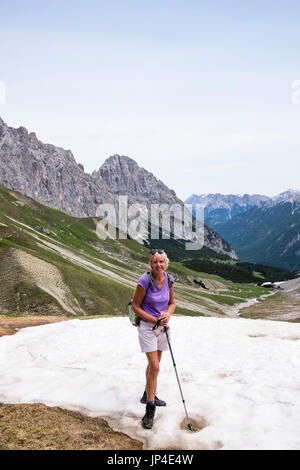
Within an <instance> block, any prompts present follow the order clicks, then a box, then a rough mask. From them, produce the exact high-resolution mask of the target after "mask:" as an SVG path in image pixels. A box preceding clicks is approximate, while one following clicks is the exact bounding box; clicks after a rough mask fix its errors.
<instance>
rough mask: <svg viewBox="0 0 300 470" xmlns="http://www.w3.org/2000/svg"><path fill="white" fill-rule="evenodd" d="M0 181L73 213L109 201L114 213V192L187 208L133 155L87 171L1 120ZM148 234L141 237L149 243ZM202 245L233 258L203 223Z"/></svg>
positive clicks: (85, 213)
mask: <svg viewBox="0 0 300 470" xmlns="http://www.w3.org/2000/svg"><path fill="white" fill-rule="evenodd" d="M0 184H1V185H3V186H5V187H6V188H9V189H12V190H15V191H19V192H21V193H22V194H24V195H25V196H29V197H31V198H33V199H35V200H37V201H39V202H40V203H42V204H44V205H47V206H49V207H51V208H55V209H58V210H60V211H62V212H65V213H66V214H68V215H71V216H73V217H89V216H96V215H98V214H97V209H98V207H99V205H100V204H103V203H109V204H113V205H114V207H115V208H116V211H118V195H127V196H128V204H133V203H138V204H139V205H144V206H146V207H147V208H150V206H151V204H167V205H172V204H179V205H180V206H182V207H183V210H184V211H187V209H186V208H185V207H184V203H183V201H181V200H180V199H179V198H178V197H177V196H176V193H175V191H173V190H171V189H169V188H168V187H167V186H166V185H165V184H164V183H163V182H162V181H160V180H158V179H157V178H156V177H155V176H154V175H153V174H152V173H150V172H149V171H147V170H145V169H144V168H141V167H140V166H139V165H138V164H137V163H136V162H135V161H134V160H133V159H131V158H129V157H126V156H120V155H113V156H111V157H109V158H108V159H107V160H106V161H105V162H104V163H103V165H102V166H101V167H100V168H99V169H98V170H97V171H94V172H93V173H92V174H91V175H90V174H89V173H85V171H84V167H83V165H82V164H80V163H77V162H76V160H75V158H74V156H73V154H72V152H71V151H70V150H64V149H62V148H59V147H55V146H54V145H51V144H44V143H42V142H41V141H39V140H38V139H37V137H36V135H35V133H33V132H31V133H28V131H27V129H25V128H24V127H19V128H18V129H15V128H12V127H9V126H8V125H7V124H6V123H5V122H4V121H3V120H2V119H1V118H0ZM116 225H117V227H118V224H116ZM150 229H151V224H150V225H149V230H150ZM171 229H172V226H171ZM149 238H150V237H146V239H145V243H146V244H147V243H148V246H149ZM197 240H199V241H200V242H201V241H203V233H202V231H201V230H200V231H199V232H198V233H197V234H196V240H194V241H197ZM156 242H159V240H156ZM165 242H166V240H164V243H165ZM174 242H176V243H172V244H171V245H172V247H174V244H177V245H180V243H179V240H174ZM154 245H155V243H154ZM182 245H183V243H182V242H181V245H180V246H179V247H178V249H181V250H182ZM204 247H205V249H208V250H212V251H213V252H214V253H217V254H221V255H226V256H228V257H230V258H233V259H236V258H237V256H236V253H235V252H234V250H233V249H232V248H231V246H230V245H229V244H228V243H227V242H226V241H225V240H223V239H222V238H221V237H220V236H219V235H218V234H217V233H215V232H214V231H213V230H212V229H211V228H209V227H207V226H205V227H204ZM176 250H177V248H176ZM176 250H175V251H176Z"/></svg>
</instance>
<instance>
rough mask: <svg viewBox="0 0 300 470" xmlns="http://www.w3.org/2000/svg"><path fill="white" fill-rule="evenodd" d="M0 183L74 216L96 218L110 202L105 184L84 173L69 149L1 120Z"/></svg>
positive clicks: (111, 199) (99, 179) (110, 198)
mask: <svg viewBox="0 0 300 470" xmlns="http://www.w3.org/2000/svg"><path fill="white" fill-rule="evenodd" d="M0 184H2V185H3V186H5V187H7V188H10V189H13V190H16V191H20V192H21V193H22V194H24V195H26V196H29V197H32V198H34V199H36V200H38V201H39V202H41V203H42V204H45V205H47V206H50V207H53V208H55V209H59V210H61V211H63V212H65V213H67V214H69V215H72V216H74V217H86V216H92V215H95V213H96V209H97V206H98V205H99V204H100V203H102V202H103V201H104V200H105V201H112V202H113V198H112V197H111V195H110V193H109V188H108V187H107V185H106V184H105V182H104V181H102V179H101V178H98V179H97V180H95V179H94V178H92V177H91V175H89V174H87V173H84V171H83V167H82V165H81V166H80V165H78V164H77V163H76V161H75V158H74V156H73V154H72V152H71V151H70V150H64V149H62V148H58V147H55V146H54V145H49V144H43V143H42V142H40V141H39V140H38V139H37V138H36V135H35V134H34V133H30V134H29V133H28V132H27V130H26V129H25V128H24V127H19V128H18V129H13V128H11V127H8V126H7V125H6V124H5V123H4V122H3V121H2V119H1V118H0Z"/></svg>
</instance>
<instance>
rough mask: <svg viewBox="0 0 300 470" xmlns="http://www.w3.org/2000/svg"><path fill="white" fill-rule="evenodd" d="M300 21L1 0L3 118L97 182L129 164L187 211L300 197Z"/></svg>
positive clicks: (214, 6)
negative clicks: (189, 203)
mask: <svg viewBox="0 0 300 470" xmlns="http://www.w3.org/2000/svg"><path fill="white" fill-rule="evenodd" d="M299 13H300V3H299V2H297V1H294V0H287V1H285V2H283V1H276V0H272V1H268V0H262V1H259V2H258V1H248V0H245V1H243V2H240V1H233V0H231V1H229V0H219V1H217V0H212V1H209V2H208V1H201V0H198V1H194V0H185V1H177V0H172V1H169V0H165V1H158V0H151V1H148V0H143V1H142V2H141V1H135V0H133V1H132V0H128V1H126V2H125V1H124V0H123V1H119V0H118V1H115V0H110V1H95V0H86V1H85V2H82V1H81V2H80V1H76V0H72V1H70V0H60V1H57V0H53V1H51V2H46V1H42V2H41V1H34V0H28V1H26V2H24V1H23V0H22V1H20V0H16V1H15V2H13V3H11V2H8V1H3V0H1V20H0V25H1V27H0V58H1V61H0V116H1V117H2V118H3V119H4V121H5V122H6V123H7V124H8V125H10V126H12V127H19V126H21V125H22V126H25V127H26V128H27V129H28V130H29V131H30V132H31V131H32V132H35V133H36V134H37V137H38V138H39V139H40V140H41V141H43V142H45V143H52V144H54V145H56V146H59V147H63V148H65V149H70V150H71V151H72V152H73V154H74V157H75V159H76V161H77V162H78V163H82V164H83V165H84V168H85V171H86V172H89V173H91V172H92V171H93V170H96V169H98V168H99V167H100V166H101V165H102V163H103V162H104V161H105V160H106V158H108V157H109V156H110V155H114V154H120V155H127V156H129V157H131V158H133V159H134V160H135V161H136V162H137V163H138V164H139V165H140V166H142V167H144V168H145V169H147V170H148V171H150V172H152V173H153V174H154V175H155V176H156V177H157V178H158V179H160V180H162V181H163V182H164V183H165V184H166V185H167V186H168V187H169V188H170V189H174V190H175V191H176V193H177V195H178V196H179V197H180V198H181V199H182V200H185V199H186V198H187V197H189V196H190V195H191V194H202V193H224V194H244V193H250V194H254V193H256V194H265V195H267V196H274V195H276V194H278V193H280V192H283V191H285V190H287V189H288V188H292V189H299V187H300V185H299V182H298V178H299V170H300V159H299V150H300V132H299V125H300V65H299V64H300V60H299V59H300V49H299V39H300V28H299V22H300V20H299V17H300V15H299ZM1 95H2V96H1Z"/></svg>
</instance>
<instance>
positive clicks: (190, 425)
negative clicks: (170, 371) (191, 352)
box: [165, 326, 193, 431]
mask: <svg viewBox="0 0 300 470" xmlns="http://www.w3.org/2000/svg"><path fill="white" fill-rule="evenodd" d="M168 329H169V327H168V326H165V333H166V336H167V341H168V345H169V349H170V353H171V357H172V361H173V366H174V369H175V374H176V377H177V382H178V386H179V390H180V394H181V398H182V403H183V406H184V411H185V415H186V419H187V423H188V424H187V427H188V429H189V430H190V431H193V426H192V424H191V423H190V420H189V417H188V414H187V411H186V406H185V400H184V398H183V393H182V390H181V385H180V381H179V377H178V373H177V369H176V364H175V359H174V356H173V352H172V348H171V344H170V340H169V335H168Z"/></svg>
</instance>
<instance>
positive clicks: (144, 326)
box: [138, 321, 171, 353]
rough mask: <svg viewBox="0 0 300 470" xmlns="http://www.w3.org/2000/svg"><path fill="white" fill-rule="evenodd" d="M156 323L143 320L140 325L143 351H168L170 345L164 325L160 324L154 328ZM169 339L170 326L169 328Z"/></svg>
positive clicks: (139, 330)
mask: <svg viewBox="0 0 300 470" xmlns="http://www.w3.org/2000/svg"><path fill="white" fill-rule="evenodd" d="M153 326H154V323H150V322H145V321H141V322H140V324H139V326H138V333H139V341H140V346H141V351H142V352H143V353H147V352H152V351H168V350H169V345H168V340H167V335H166V333H165V331H164V327H163V326H159V327H158V328H157V329H156V330H154V331H153V330H152V328H153ZM168 335H169V340H170V341H171V338H170V328H169V329H168Z"/></svg>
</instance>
